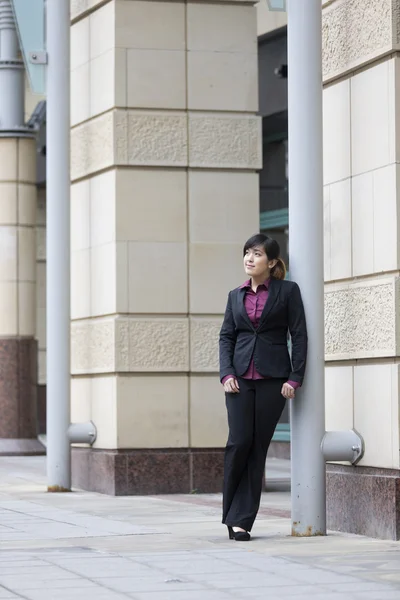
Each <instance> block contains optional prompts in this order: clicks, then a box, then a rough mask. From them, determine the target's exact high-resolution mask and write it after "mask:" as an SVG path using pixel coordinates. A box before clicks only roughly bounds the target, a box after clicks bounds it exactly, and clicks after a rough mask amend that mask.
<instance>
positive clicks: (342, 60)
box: [322, 0, 400, 81]
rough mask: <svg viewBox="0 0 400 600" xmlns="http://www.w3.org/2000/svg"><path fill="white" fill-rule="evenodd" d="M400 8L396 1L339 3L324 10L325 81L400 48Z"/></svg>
mask: <svg viewBox="0 0 400 600" xmlns="http://www.w3.org/2000/svg"><path fill="white" fill-rule="evenodd" d="M399 41H400V7H399V5H398V2H397V1H396V0H363V1H360V0H347V1H346V2H343V1H342V0H337V1H336V2H333V3H332V4H329V5H328V6H327V7H326V8H324V10H323V25H322V44H323V76H324V79H325V81H328V80H329V79H332V78H334V77H337V76H339V75H343V74H344V73H346V72H347V71H350V70H354V69H355V68H356V67H360V66H361V65H363V64H365V63H367V62H369V61H371V60H373V59H376V58H378V57H379V56H382V55H384V54H386V53H388V52H390V51H391V50H394V49H396V48H398V44H399Z"/></svg>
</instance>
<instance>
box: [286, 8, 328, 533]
mask: <svg viewBox="0 0 400 600" xmlns="http://www.w3.org/2000/svg"><path fill="white" fill-rule="evenodd" d="M287 11H288V111H289V227H290V238H289V249H290V273H291V275H292V276H293V279H294V280H295V281H297V282H298V284H299V285H300V288H301V292H302V295H303V300H304V306H305V311H306V318H307V325H308V333H309V354H308V364H307V372H306V377H305V383H304V386H303V388H302V389H301V391H300V392H299V394H298V396H297V397H296V399H295V400H294V401H293V402H292V404H291V457H292V459H291V460H292V535H295V536H313V535H326V492H325V460H324V456H323V454H322V451H321V441H322V438H323V436H324V433H325V406H324V271H323V256H324V248H323V200H322V198H323V187H322V186H323V177H322V49H321V45H322V41H321V37H322V36H321V20H322V14H321V13H322V8H321V0H305V1H303V2H299V0H288V2H287Z"/></svg>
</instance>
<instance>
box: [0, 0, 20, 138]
mask: <svg viewBox="0 0 400 600" xmlns="http://www.w3.org/2000/svg"><path fill="white" fill-rule="evenodd" d="M24 75H25V71H24V63H23V61H22V60H21V59H20V58H19V43H18V36H17V30H16V27H15V22H14V14H13V10H12V6H11V2H10V0H0V129H1V130H2V131H9V132H16V131H17V132H18V130H19V129H21V130H22V128H23V125H24V99H25V87H24V83H25V82H24Z"/></svg>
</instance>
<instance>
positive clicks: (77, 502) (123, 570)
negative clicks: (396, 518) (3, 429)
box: [0, 457, 400, 600]
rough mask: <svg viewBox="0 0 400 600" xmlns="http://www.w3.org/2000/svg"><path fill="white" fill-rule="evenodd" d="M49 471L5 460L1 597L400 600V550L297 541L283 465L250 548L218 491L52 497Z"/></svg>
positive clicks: (273, 466)
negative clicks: (233, 528)
mask: <svg viewBox="0 0 400 600" xmlns="http://www.w3.org/2000/svg"><path fill="white" fill-rule="evenodd" d="M44 471H45V464H44V459H43V458H36V457H32V458H1V459H0V600H2V599H11V598H24V599H25V600H39V599H40V600H72V599H73V600H79V599H81V598H82V599H84V600H95V599H96V600H123V599H127V598H129V599H136V600H200V599H201V600H224V599H225V600H226V599H228V598H238V599H246V598H247V599H253V600H258V599H261V598H262V599H267V600H275V599H276V600H278V599H279V600H280V599H282V600H306V599H307V600H308V599H310V600H339V599H344V600H400V543H398V542H388V541H379V540H372V539H369V538H363V537H360V536H348V535H343V534H331V535H329V536H327V537H323V538H303V539H297V538H296V539H295V538H291V537H290V536H289V532H290V520H289V519H288V514H289V503H290V495H289V491H288V483H287V477H288V465H287V463H285V462H283V461H270V462H269V463H268V468H267V472H268V475H269V477H270V484H269V488H268V489H269V491H268V492H267V493H266V494H265V495H264V498H263V501H262V508H261V511H260V518H259V519H258V521H257V523H256V527H255V529H254V539H253V541H252V542H251V543H249V544H238V543H236V542H233V541H229V540H228V538H227V535H226V531H225V529H224V528H223V527H222V526H221V524H220V501H221V499H220V497H219V496H218V495H205V496H197V495H190V496H158V497H120V498H110V497H106V496H101V495H98V494H90V493H86V492H75V493H72V494H47V493H45V485H46V482H45V476H44ZM282 490H283V491H282Z"/></svg>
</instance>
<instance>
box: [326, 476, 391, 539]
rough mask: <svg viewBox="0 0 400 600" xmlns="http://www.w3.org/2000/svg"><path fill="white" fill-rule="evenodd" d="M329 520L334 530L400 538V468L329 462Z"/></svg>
mask: <svg viewBox="0 0 400 600" xmlns="http://www.w3.org/2000/svg"><path fill="white" fill-rule="evenodd" d="M326 485H327V524H328V528H329V529H331V530H334V531H344V532H346V533H357V534H360V535H367V536H370V537H374V538H380V539H389V540H399V539H400V471H399V470H396V469H376V468H373V467H350V466H342V465H327V484H326Z"/></svg>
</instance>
